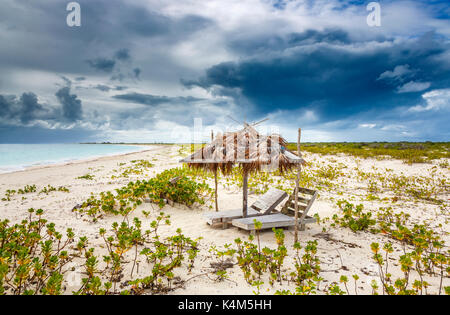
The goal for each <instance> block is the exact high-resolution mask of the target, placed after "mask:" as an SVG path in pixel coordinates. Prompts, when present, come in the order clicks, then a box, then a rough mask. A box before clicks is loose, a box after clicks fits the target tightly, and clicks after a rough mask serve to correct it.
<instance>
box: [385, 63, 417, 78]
mask: <svg viewBox="0 0 450 315" xmlns="http://www.w3.org/2000/svg"><path fill="white" fill-rule="evenodd" d="M412 72H413V71H412V70H411V69H410V68H409V65H399V66H395V68H394V70H392V71H389V70H388V71H385V72H383V73H382V74H380V76H379V77H378V79H377V80H383V79H387V78H392V79H400V78H401V77H402V76H404V75H405V74H410V73H412Z"/></svg>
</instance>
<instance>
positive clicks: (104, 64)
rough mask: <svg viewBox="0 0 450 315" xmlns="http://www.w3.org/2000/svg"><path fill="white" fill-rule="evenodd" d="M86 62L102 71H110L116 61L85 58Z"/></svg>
mask: <svg viewBox="0 0 450 315" xmlns="http://www.w3.org/2000/svg"><path fill="white" fill-rule="evenodd" d="M87 63H88V64H89V65H90V66H91V67H92V68H94V69H96V70H99V71H104V72H112V71H113V69H114V66H115V65H116V61H115V60H113V59H106V58H97V59H94V60H87Z"/></svg>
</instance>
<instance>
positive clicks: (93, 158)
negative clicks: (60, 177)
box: [0, 144, 159, 177]
mask: <svg viewBox="0 0 450 315" xmlns="http://www.w3.org/2000/svg"><path fill="white" fill-rule="evenodd" d="M124 145H126V146H135V145H131V144H124ZM143 147H149V148H145V149H142V150H136V151H132V152H126V153H119V152H118V153H110V154H106V155H95V156H91V157H87V158H80V159H76V158H75V159H71V160H65V161H63V162H62V161H55V162H49V163H45V164H38V165H33V164H32V165H28V166H24V167H22V168H21V169H15V170H9V171H8V170H5V171H2V170H0V177H1V176H2V175H10V174H14V173H21V172H27V171H34V170H40V169H46V168H50V167H58V166H65V165H72V164H78V163H85V162H94V161H100V160H102V159H105V158H111V157H121V156H128V155H130V154H136V153H140V152H148V151H152V150H153V149H155V147H159V145H149V144H146V145H143ZM150 147H153V148H152V149H150Z"/></svg>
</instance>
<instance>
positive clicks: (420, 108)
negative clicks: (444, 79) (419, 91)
mask: <svg viewBox="0 0 450 315" xmlns="http://www.w3.org/2000/svg"><path fill="white" fill-rule="evenodd" d="M422 97H423V99H424V100H425V102H426V104H425V105H417V106H413V107H411V108H409V110H408V111H410V112H424V111H433V110H434V111H437V110H444V109H450V89H442V90H433V91H430V92H427V93H425V94H423V95H422Z"/></svg>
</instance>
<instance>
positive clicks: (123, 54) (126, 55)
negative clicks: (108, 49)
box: [114, 48, 131, 61]
mask: <svg viewBox="0 0 450 315" xmlns="http://www.w3.org/2000/svg"><path fill="white" fill-rule="evenodd" d="M114 57H115V58H116V59H117V60H121V61H126V60H130V59H131V56H130V51H129V50H128V49H127V48H122V49H119V50H118V51H116V53H115V55H114Z"/></svg>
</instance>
